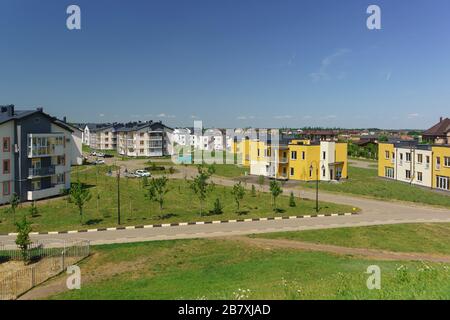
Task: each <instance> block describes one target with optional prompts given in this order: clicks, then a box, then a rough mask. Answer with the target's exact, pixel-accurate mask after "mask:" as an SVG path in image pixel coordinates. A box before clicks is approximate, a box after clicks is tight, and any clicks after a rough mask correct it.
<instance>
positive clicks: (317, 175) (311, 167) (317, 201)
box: [309, 160, 319, 212]
mask: <svg viewBox="0 0 450 320" xmlns="http://www.w3.org/2000/svg"><path fill="white" fill-rule="evenodd" d="M313 163H314V164H315V165H316V212H319V164H318V163H317V161H316V160H313V161H312V162H311V166H310V167H309V170H310V171H311V172H312V171H313V169H314V167H313Z"/></svg>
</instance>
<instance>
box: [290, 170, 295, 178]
mask: <svg viewBox="0 0 450 320" xmlns="http://www.w3.org/2000/svg"><path fill="white" fill-rule="evenodd" d="M294 172H295V171H294V168H291V176H293V175H294Z"/></svg>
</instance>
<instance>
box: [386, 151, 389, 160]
mask: <svg viewBox="0 0 450 320" xmlns="http://www.w3.org/2000/svg"><path fill="white" fill-rule="evenodd" d="M385 154H386V159H389V151H386V152H385Z"/></svg>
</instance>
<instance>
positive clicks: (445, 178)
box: [378, 141, 450, 190]
mask: <svg viewBox="0 0 450 320" xmlns="http://www.w3.org/2000/svg"><path fill="white" fill-rule="evenodd" d="M378 152H379V156H378V176H380V177H384V178H388V179H392V180H398V181H402V182H407V183H410V184H415V185H419V186H424V187H429V188H435V189H441V190H450V186H449V185H450V146H447V145H442V146H437V145H428V144H418V143H417V142H416V141H394V142H383V143H379V145H378Z"/></svg>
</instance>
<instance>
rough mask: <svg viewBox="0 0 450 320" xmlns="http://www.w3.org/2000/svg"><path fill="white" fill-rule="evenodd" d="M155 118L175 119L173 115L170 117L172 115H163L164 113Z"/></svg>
mask: <svg viewBox="0 0 450 320" xmlns="http://www.w3.org/2000/svg"><path fill="white" fill-rule="evenodd" d="M156 117H158V118H175V116H174V115H172V114H165V113H160V114H158V115H157V116H156Z"/></svg>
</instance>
